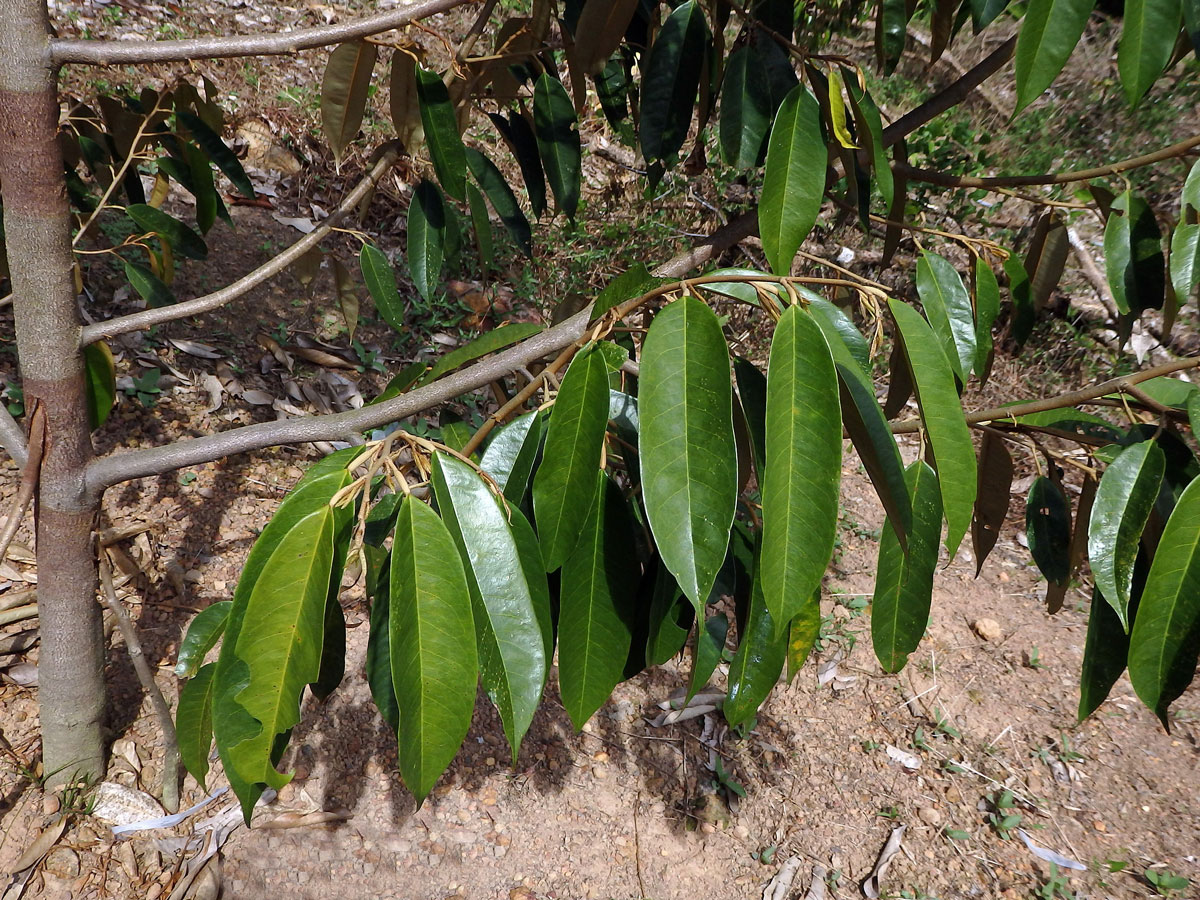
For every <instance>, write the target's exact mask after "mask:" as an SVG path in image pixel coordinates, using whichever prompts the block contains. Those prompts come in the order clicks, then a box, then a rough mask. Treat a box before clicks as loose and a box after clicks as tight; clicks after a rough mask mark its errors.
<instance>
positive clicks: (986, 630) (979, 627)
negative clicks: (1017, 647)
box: [971, 619, 1004, 641]
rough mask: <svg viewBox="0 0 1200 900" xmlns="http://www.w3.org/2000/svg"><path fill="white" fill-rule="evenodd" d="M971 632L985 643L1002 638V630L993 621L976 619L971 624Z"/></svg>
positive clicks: (997, 623)
mask: <svg viewBox="0 0 1200 900" xmlns="http://www.w3.org/2000/svg"><path fill="white" fill-rule="evenodd" d="M971 630H972V631H974V632H975V633H976V634H977V635H979V637H980V638H982V639H983V640H985V641H998V640H1000V639H1001V638H1002V637H1004V630H1003V629H1002V628H1001V627H1000V623H999V622H997V621H996V620H995V619H976V620H975V621H974V622H972V623H971Z"/></svg>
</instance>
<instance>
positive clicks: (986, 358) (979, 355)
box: [974, 256, 1000, 382]
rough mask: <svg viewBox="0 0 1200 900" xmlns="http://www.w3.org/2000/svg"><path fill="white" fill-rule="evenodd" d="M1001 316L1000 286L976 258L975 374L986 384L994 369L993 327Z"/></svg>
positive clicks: (979, 257) (987, 266) (990, 268)
mask: <svg viewBox="0 0 1200 900" xmlns="http://www.w3.org/2000/svg"><path fill="white" fill-rule="evenodd" d="M998 315H1000V284H999V282H998V281H997V280H996V273H995V272H994V271H992V267H991V266H990V265H988V263H987V261H986V260H985V259H984V258H983V257H982V256H977V257H975V362H974V368H975V374H976V375H977V376H978V377H979V380H980V382H986V381H987V378H988V374H989V373H990V372H991V368H992V355H993V341H992V325H993V324H994V323H995V321H996V317H997V316H998Z"/></svg>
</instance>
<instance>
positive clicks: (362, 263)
mask: <svg viewBox="0 0 1200 900" xmlns="http://www.w3.org/2000/svg"><path fill="white" fill-rule="evenodd" d="M358 265H359V268H360V269H361V270H362V276H363V281H364V282H365V283H366V285H367V291H368V292H369V293H370V294H371V299H372V300H374V301H375V311H376V312H378V313H379V317H380V318H381V319H383V321H385V322H387V323H388V324H389V325H391V326H392V328H394V329H395V330H396V331H397V332H398V333H401V334H402V333H403V332H404V304H403V303H401V302H400V293H399V291H397V290H396V274H395V273H394V272H393V271H392V266H391V263H389V262H388V260H387V257H386V256H384V254H383V251H382V250H380V249H379V248H378V247H376V246H375V245H373V244H363V246H362V250H360V251H359V253H358Z"/></svg>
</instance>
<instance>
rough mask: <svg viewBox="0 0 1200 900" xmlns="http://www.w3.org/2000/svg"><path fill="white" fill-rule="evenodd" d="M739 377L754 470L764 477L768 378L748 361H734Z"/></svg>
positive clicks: (765, 467) (740, 396) (739, 395)
mask: <svg viewBox="0 0 1200 900" xmlns="http://www.w3.org/2000/svg"><path fill="white" fill-rule="evenodd" d="M733 371H734V374H735V375H736V376H737V388H738V400H739V401H740V402H741V404H742V413H743V414H744V415H745V417H746V430H747V431H748V432H749V433H750V449H751V451H752V452H753V454H754V469H755V471H756V472H758V473H759V476H760V477H761V476H762V473H764V472H766V470H767V376H766V375H764V374H763V373H762V372H761V371H760V370H759V368H758V367H757V366H756V365H754V363H752V362H750V360H748V359H743V358H742V357H740V356H739V357H737V358H736V359H734V361H733Z"/></svg>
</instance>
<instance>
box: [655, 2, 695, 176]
mask: <svg viewBox="0 0 1200 900" xmlns="http://www.w3.org/2000/svg"><path fill="white" fill-rule="evenodd" d="M708 41H709V33H708V25H707V23H706V22H705V20H704V9H703V8H702V6H701V4H699V3H697V2H696V0H686V2H684V3H681V4H680V5H679V6H677V7H676V8H675V10H674V11H673V12H672V13H671V14H670V15H669V16H667V18H666V20H665V21H664V22H663V24H662V28H660V29H659V32H658V35H657V36H656V37H655V39H654V44H653V46H652V47H651V48H650V52H649V54H648V57H647V58H646V61H645V68H644V69H643V70H642V73H643V74H642V82H641V87H642V99H641V122H640V123H639V137H640V139H641V145H642V156H643V157H645V159H646V161H647V162H655V161H659V160H663V161H669V160H670V159H671V158H673V157H674V156H675V154H677V153H678V152H679V149H680V148H681V147H682V146H683V142H684V140H686V139H687V133H688V127H689V125H690V124H691V121H692V114H693V111H694V110H695V108H696V90H697V88H698V87H699V86H700V73H701V70H702V68H703V66H704V58H705V56H706V55H707V54H706V51H705V47H706V45H707V44H708Z"/></svg>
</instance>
